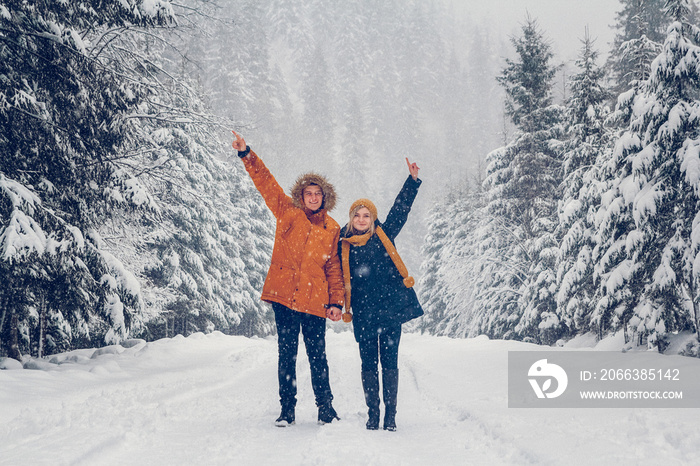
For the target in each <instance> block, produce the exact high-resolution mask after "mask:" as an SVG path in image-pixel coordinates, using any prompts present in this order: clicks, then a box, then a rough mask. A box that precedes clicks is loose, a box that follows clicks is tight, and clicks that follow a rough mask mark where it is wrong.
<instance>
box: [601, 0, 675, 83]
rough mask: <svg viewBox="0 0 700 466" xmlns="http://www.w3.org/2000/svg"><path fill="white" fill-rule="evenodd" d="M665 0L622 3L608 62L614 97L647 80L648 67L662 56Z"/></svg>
mask: <svg viewBox="0 0 700 466" xmlns="http://www.w3.org/2000/svg"><path fill="white" fill-rule="evenodd" d="M664 1H665V0H620V4H621V5H622V9H621V10H620V11H618V12H617V14H616V23H615V25H614V28H615V29H617V34H615V38H614V40H613V43H612V48H611V52H610V55H609V56H608V61H607V69H608V70H609V77H610V79H611V87H612V91H613V94H614V95H620V94H622V93H624V92H626V91H627V90H629V89H630V88H631V87H633V83H634V82H637V81H641V80H644V79H646V78H647V77H648V75H649V64H650V63H651V60H652V59H653V57H655V56H656V55H658V53H659V49H660V47H661V43H662V42H663V40H664V35H665V31H666V27H667V25H668V23H669V20H668V18H667V17H666V15H664V13H663V6H664Z"/></svg>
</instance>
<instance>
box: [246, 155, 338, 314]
mask: <svg viewBox="0 0 700 466" xmlns="http://www.w3.org/2000/svg"><path fill="white" fill-rule="evenodd" d="M242 160H243V163H244V165H245V168H246V170H247V171H248V173H249V174H250V177H251V178H252V179H253V183H255V187H256V188H258V191H260V194H262V197H263V199H264V200H265V204H267V206H268V207H269V208H270V210H271V211H272V213H273V214H274V216H275V218H276V219H277V229H276V231H275V245H274V248H273V250H272V261H271V264H270V270H269V271H268V273H267V278H266V279H265V284H264V285H263V290H262V297H261V298H262V300H263V301H267V302H275V303H280V304H282V305H284V306H286V307H288V308H290V309H293V310H295V311H299V312H306V313H308V314H313V315H316V316H319V317H324V318H325V317H326V307H327V306H328V305H330V304H337V305H338V306H340V307H341V308H342V306H343V302H344V299H345V298H344V294H345V287H344V284H343V275H342V272H341V269H340V259H339V257H338V240H339V238H340V226H339V225H338V223H337V222H336V221H335V220H333V219H332V218H331V217H330V215H328V211H330V210H332V209H333V207H334V205H335V199H336V195H335V190H334V188H333V186H332V185H331V184H330V183H328V181H327V180H326V179H325V178H324V177H323V176H321V175H318V174H315V173H308V174H306V175H302V176H301V177H300V178H299V179H298V180H297V181H296V183H295V185H294V187H293V189H292V196H291V197H290V196H287V195H286V194H285V193H284V190H283V189H282V188H281V187H280V185H279V184H278V183H277V180H275V178H274V177H273V176H272V174H271V173H270V171H269V170H268V169H267V167H266V166H265V164H263V162H262V160H260V158H259V157H258V156H257V155H256V154H255V152H253V151H250V153H249V154H248V156H246V157H243V159H242ZM311 184H316V185H318V186H319V187H320V188H321V190H322V191H323V204H322V207H321V209H319V210H317V211H315V212H312V211H310V210H309V209H307V208H306V207H304V200H303V191H304V188H306V187H307V186H309V185H311Z"/></svg>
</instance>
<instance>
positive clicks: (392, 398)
mask: <svg viewBox="0 0 700 466" xmlns="http://www.w3.org/2000/svg"><path fill="white" fill-rule="evenodd" d="M382 386H383V387H382V388H383V391H384V430H388V431H391V432H394V431H396V397H397V394H398V391H399V370H398V369H382Z"/></svg>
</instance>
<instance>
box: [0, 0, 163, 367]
mask: <svg viewBox="0 0 700 466" xmlns="http://www.w3.org/2000/svg"><path fill="white" fill-rule="evenodd" d="M173 20H174V15H173V12H172V10H171V8H170V5H169V4H168V3H166V2H161V1H158V0H156V1H149V2H142V1H137V0H126V1H106V2H103V3H102V4H101V7H100V8H93V7H92V4H91V3H89V2H84V1H78V2H69V3H66V2H39V3H35V4H28V3H27V2H22V1H9V2H4V3H3V5H2V6H0V27H1V28H2V32H1V33H0V74H2V76H3V86H2V90H1V91H0V102H3V104H2V105H0V127H2V131H1V132H0V151H1V153H0V164H1V165H0V172H1V173H2V180H3V181H2V184H3V189H2V190H1V194H0V197H1V198H2V207H1V209H2V216H1V217H0V218H1V219H2V225H0V227H1V228H2V229H1V230H0V231H1V234H0V238H2V246H1V248H0V249H1V250H2V251H3V254H2V267H0V270H1V271H2V281H3V283H4V286H3V287H2V289H1V290H0V295H2V296H1V297H0V302H1V303H2V306H3V309H2V314H1V315H0V339H1V342H0V352H2V353H5V354H10V355H11V356H12V357H15V358H19V357H20V356H21V355H22V354H26V353H31V354H33V355H40V354H46V353H50V352H53V351H59V350H62V349H67V348H69V347H72V346H73V345H76V344H86V342H87V343H93V342H94V343H98V344H99V343H104V342H105V341H106V342H116V341H119V340H120V339H121V338H124V337H125V336H126V334H127V332H128V329H129V328H130V327H134V326H138V324H139V322H138V309H139V307H140V302H139V300H140V296H139V288H138V284H137V282H136V281H135V280H134V277H133V275H131V274H130V273H129V272H128V271H126V270H125V269H124V267H123V265H122V264H121V263H120V262H119V261H118V260H116V259H115V258H114V257H113V256H112V255H111V254H109V253H107V252H106V251H104V250H103V249H102V247H101V246H102V242H101V240H100V238H99V235H98V234H97V233H96V227H97V225H99V224H100V223H101V222H102V220H103V219H104V218H105V216H106V212H107V211H109V210H110V209H111V208H113V206H114V202H113V201H114V197H113V196H112V195H113V194H115V193H117V194H118V196H119V197H121V198H124V199H128V200H131V201H133V200H135V198H136V197H137V196H138V193H139V192H140V190H139V187H138V184H137V183H132V182H127V183H123V182H122V181H123V180H122V179H121V178H120V176H119V173H118V170H117V168H116V166H115V164H114V161H115V159H116V158H117V157H118V156H119V148H120V146H121V145H122V144H123V142H124V141H125V139H126V138H127V137H128V134H129V130H128V125H127V123H126V121H125V118H124V115H125V112H127V111H128V110H129V109H130V108H133V107H135V106H136V105H138V104H139V102H140V101H141V99H142V98H143V95H142V94H141V93H140V92H139V89H138V86H136V85H134V83H125V82H123V81H122V80H121V79H119V78H118V77H117V74H118V73H119V72H120V70H119V69H118V68H114V67H112V66H111V65H112V64H111V63H109V62H108V61H105V60H103V57H102V56H101V55H100V53H99V52H100V50H101V49H102V46H103V45H104V42H101V41H100V40H101V39H105V38H107V37H108V36H109V32H107V33H106V34H103V35H100V34H99V33H100V32H104V31H105V27H107V26H110V27H112V28H113V29H111V31H115V30H120V28H130V27H151V26H156V25H163V26H165V25H169V24H172V22H173ZM107 40H108V39H107Z"/></svg>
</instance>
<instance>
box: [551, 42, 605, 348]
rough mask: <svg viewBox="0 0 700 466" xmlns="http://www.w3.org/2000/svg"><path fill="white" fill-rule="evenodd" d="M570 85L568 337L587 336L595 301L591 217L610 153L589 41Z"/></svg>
mask: <svg viewBox="0 0 700 466" xmlns="http://www.w3.org/2000/svg"><path fill="white" fill-rule="evenodd" d="M582 44H583V46H582V48H581V52H580V55H579V57H578V59H577V60H576V66H577V67H578V73H577V74H575V75H573V76H572V77H571V79H570V81H569V88H570V90H571V95H570V97H569V99H568V101H567V102H566V114H565V122H566V127H567V139H566V141H565V142H564V144H563V147H562V148H563V150H564V155H563V166H562V168H563V177H564V180H563V182H562V187H563V189H562V191H563V194H562V199H561V201H560V202H559V225H558V227H557V238H559V240H560V251H561V253H560V257H559V262H558V264H557V306H558V310H557V314H558V315H559V316H560V319H561V320H562V324H563V326H564V327H565V328H566V329H567V330H568V332H569V334H570V335H575V334H578V333H582V332H586V331H589V330H590V327H589V324H590V322H589V319H590V316H591V315H592V314H593V309H594V308H595V305H596V301H595V297H596V293H595V290H596V287H595V281H594V276H593V267H594V262H593V261H594V257H593V251H594V249H595V247H596V238H597V236H596V234H595V233H596V232H595V219H594V215H595V212H596V210H597V207H598V205H599V204H600V195H601V193H600V190H601V189H602V188H601V184H602V181H601V178H602V174H601V170H600V165H599V164H600V163H602V160H603V159H604V154H606V152H607V151H608V150H609V149H610V147H611V144H612V142H611V138H612V134H611V131H610V130H609V129H608V128H606V127H605V124H604V122H605V120H606V118H607V116H608V114H609V109H608V106H607V101H608V100H609V91H608V90H607V89H605V88H604V87H603V78H604V70H603V69H601V68H600V67H599V66H598V65H597V63H596V60H597V58H598V52H597V50H595V48H594V41H593V40H592V39H591V38H590V36H589V35H588V31H586V35H585V37H584V39H583V40H582Z"/></svg>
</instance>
